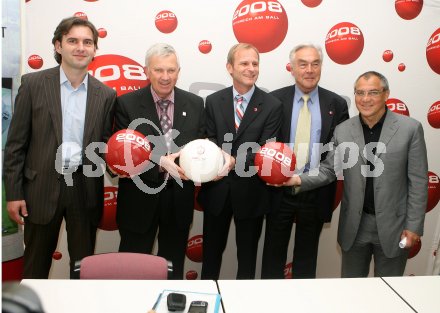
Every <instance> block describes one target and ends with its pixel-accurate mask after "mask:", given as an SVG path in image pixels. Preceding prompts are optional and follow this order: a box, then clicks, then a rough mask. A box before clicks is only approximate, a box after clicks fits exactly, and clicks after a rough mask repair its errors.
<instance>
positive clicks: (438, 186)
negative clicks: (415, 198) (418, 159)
mask: <svg viewBox="0 0 440 313" xmlns="http://www.w3.org/2000/svg"><path fill="white" fill-rule="evenodd" d="M439 200H440V179H439V177H438V176H437V174H435V173H434V172H431V171H428V203H427V205H426V213H428V212H429V211H431V210H432V209H433V208H435V206H436V205H437V204H438V202H439Z"/></svg>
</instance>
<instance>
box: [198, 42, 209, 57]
mask: <svg viewBox="0 0 440 313" xmlns="http://www.w3.org/2000/svg"><path fill="white" fill-rule="evenodd" d="M211 50H212V44H211V42H210V41H209V40H202V41H200V42H199V51H200V52H201V53H203V54H207V53H209V52H211Z"/></svg>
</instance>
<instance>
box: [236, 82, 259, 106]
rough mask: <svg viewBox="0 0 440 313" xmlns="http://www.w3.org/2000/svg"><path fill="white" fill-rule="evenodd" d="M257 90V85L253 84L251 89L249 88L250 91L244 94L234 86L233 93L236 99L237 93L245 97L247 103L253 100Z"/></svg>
mask: <svg viewBox="0 0 440 313" xmlns="http://www.w3.org/2000/svg"><path fill="white" fill-rule="evenodd" d="M254 91H255V85H253V86H252V88H251V89H249V91H248V92H246V93H245V94H244V95H242V94H239V93H238V91H237V90H235V88H234V87H232V95H233V96H234V99H235V97H236V96H237V95H240V96H242V97H243V98H244V100H245V101H246V103H249V102H250V101H251V98H252V95H253V94H254Z"/></svg>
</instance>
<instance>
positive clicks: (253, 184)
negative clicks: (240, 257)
mask: <svg viewBox="0 0 440 313" xmlns="http://www.w3.org/2000/svg"><path fill="white" fill-rule="evenodd" d="M281 113H282V111H281V103H280V102H279V100H277V99H276V98H274V97H273V96H271V95H270V94H268V93H266V92H264V91H262V90H261V89H259V88H258V87H256V88H255V91H254V94H253V95H252V98H251V100H250V103H249V104H248V106H247V108H246V112H245V114H244V116H243V120H242V121H241V124H240V127H239V128H238V132H237V133H236V131H235V126H234V114H235V113H234V105H233V95H232V87H229V88H226V89H222V90H220V91H217V92H216V93H214V94H211V95H209V96H208V97H207V98H206V128H207V136H208V139H210V140H212V141H213V142H214V143H216V144H217V145H218V146H219V147H222V149H223V150H225V151H226V152H228V153H230V154H231V155H232V156H234V157H236V167H235V168H236V169H237V167H239V166H240V167H241V168H244V169H245V170H246V171H247V170H248V169H249V167H250V166H253V165H254V156H255V153H256V152H257V150H254V151H253V152H252V151H251V149H250V148H247V149H243V148H244V147H245V146H243V147H242V148H241V149H240V146H241V145H246V144H247V143H252V142H253V143H257V144H258V145H260V146H261V145H263V144H265V143H266V140H268V139H271V138H276V135H277V134H278V131H279V128H280V125H281V119H282V117H281ZM227 133H230V134H233V135H232V136H233V138H232V136H231V139H230V140H225V134H227ZM227 141H229V142H227ZM228 146H229V148H228ZM228 150H229V151H230V152H229V151H228ZM254 172H255V171H254ZM228 195H229V196H230V199H231V204H232V208H233V212H234V216H235V218H239V219H243V218H252V217H257V216H262V215H263V214H265V213H266V212H267V210H268V209H269V203H270V202H269V199H270V198H269V191H268V187H267V186H266V183H265V182H264V181H262V180H261V179H260V178H259V177H258V175H256V174H254V175H253V176H252V177H240V176H238V175H237V173H236V171H235V170H233V171H231V172H229V174H228V175H227V176H226V177H223V178H222V179H220V180H218V181H215V182H208V183H204V184H202V187H201V189H200V192H199V197H198V200H199V203H200V204H201V205H202V207H203V208H204V210H207V211H209V212H211V213H212V214H214V215H218V214H220V212H221V210H222V209H223V208H224V207H225V201H226V199H227V198H228Z"/></svg>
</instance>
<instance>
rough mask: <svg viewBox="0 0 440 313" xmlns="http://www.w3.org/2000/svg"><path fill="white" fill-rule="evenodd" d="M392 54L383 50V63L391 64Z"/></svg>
mask: <svg viewBox="0 0 440 313" xmlns="http://www.w3.org/2000/svg"><path fill="white" fill-rule="evenodd" d="M393 57H394V53H393V51H391V50H385V51H384V52H383V54H382V59H383V60H384V61H385V62H391V61H392V60H393Z"/></svg>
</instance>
